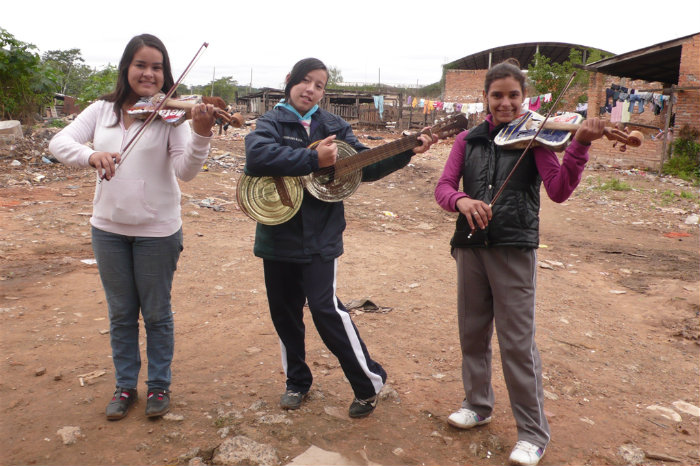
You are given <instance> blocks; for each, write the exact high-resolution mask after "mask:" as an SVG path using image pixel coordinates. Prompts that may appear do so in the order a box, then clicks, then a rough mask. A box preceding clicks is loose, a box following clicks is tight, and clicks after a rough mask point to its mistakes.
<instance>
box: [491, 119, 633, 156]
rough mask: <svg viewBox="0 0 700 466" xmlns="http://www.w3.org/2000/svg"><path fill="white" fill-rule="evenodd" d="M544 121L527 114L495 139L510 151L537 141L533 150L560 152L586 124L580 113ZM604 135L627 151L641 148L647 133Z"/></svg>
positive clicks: (615, 130)
mask: <svg viewBox="0 0 700 466" xmlns="http://www.w3.org/2000/svg"><path fill="white" fill-rule="evenodd" d="M544 119H545V118H544V117H543V116H542V115H540V114H538V113H536V112H531V111H530V112H526V113H524V114H522V115H521V116H519V117H518V118H516V119H515V120H513V121H511V122H510V123H508V125H506V126H505V127H504V128H503V129H502V130H501V131H499V133H498V134H497V135H496V137H495V138H494V143H495V144H497V145H499V146H504V147H506V148H509V149H522V148H524V147H525V146H526V145H528V143H529V142H530V141H532V140H533V138H534V141H533V144H532V146H533V147H536V146H544V147H547V148H549V149H551V150H553V151H555V152H558V151H561V150H563V149H564V148H565V147H566V146H567V145H568V144H569V142H570V141H571V135H572V134H573V133H575V132H576V131H577V130H578V129H579V128H580V127H581V123H582V122H583V117H582V116H581V115H580V114H578V113H571V112H566V113H562V114H560V115H556V116H553V117H551V118H549V119H548V120H547V121H544ZM543 123H544V125H543ZM540 128H541V130H540V131H539V133H538V134H537V135H536V137H535V134H536V132H537V130H538V129H540ZM603 135H604V136H605V137H606V138H607V139H609V140H611V141H614V142H613V147H616V146H617V144H618V143H621V145H620V147H619V150H620V152H625V151H626V150H627V147H640V146H641V145H642V143H643V142H644V134H642V133H641V132H640V131H629V132H628V131H627V130H620V129H618V128H616V127H606V128H604V130H603Z"/></svg>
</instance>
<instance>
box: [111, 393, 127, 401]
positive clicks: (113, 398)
mask: <svg viewBox="0 0 700 466" xmlns="http://www.w3.org/2000/svg"><path fill="white" fill-rule="evenodd" d="M116 399H117V393H116V392H115V393H114V396H113V397H112V401H115V400H116ZM119 399H120V400H128V399H129V392H121V394H120V395H119Z"/></svg>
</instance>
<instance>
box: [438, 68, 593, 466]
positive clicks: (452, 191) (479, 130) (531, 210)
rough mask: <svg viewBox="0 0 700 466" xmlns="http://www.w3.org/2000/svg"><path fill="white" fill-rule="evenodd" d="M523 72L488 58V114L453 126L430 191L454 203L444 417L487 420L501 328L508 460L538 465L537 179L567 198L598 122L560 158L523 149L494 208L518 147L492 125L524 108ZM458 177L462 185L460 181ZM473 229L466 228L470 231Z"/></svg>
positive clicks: (468, 424)
mask: <svg viewBox="0 0 700 466" xmlns="http://www.w3.org/2000/svg"><path fill="white" fill-rule="evenodd" d="M525 87H526V86H525V75H524V73H523V72H522V71H521V70H520V67H519V66H518V65H517V62H504V63H500V64H498V65H496V66H494V67H493V68H491V69H490V70H489V71H488V72H487V74H486V79H485V83H484V99H485V100H486V103H487V105H488V107H487V108H488V112H489V114H488V115H487V117H486V121H484V122H483V123H481V124H480V125H479V126H477V127H475V128H473V129H471V130H470V131H468V132H464V133H462V134H460V135H458V136H457V138H456V140H455V143H454V146H453V147H452V151H451V152H450V155H449V158H448V160H447V162H446V164H445V169H444V171H443V174H442V176H441V178H440V180H439V181H438V185H437V187H436V189H435V199H436V200H437V202H438V204H439V205H440V206H441V207H442V208H443V209H445V210H448V211H451V212H459V216H458V218H457V226H456V229H455V233H454V236H453V238H452V241H451V243H450V244H451V246H452V255H453V256H454V258H455V259H456V261H457V283H458V285H457V287H458V288H457V305H458V310H457V311H458V322H459V336H460V344H461V348H462V381H463V383H464V391H465V398H464V401H463V402H462V406H461V408H460V409H459V410H457V411H455V412H454V413H452V414H451V415H450V416H449V417H448V419H447V422H448V423H449V424H450V425H452V426H454V427H457V428H461V429H469V428H472V427H475V426H479V425H484V424H488V423H489V422H491V413H492V411H493V405H494V392H493V388H492V386H491V338H492V335H493V330H494V323H495V324H496V329H497V331H498V343H499V348H500V351H501V363H502V366H503V375H504V378H505V382H506V386H507V388H508V395H509V398H510V404H511V409H512V411H513V416H514V417H515V421H516V424H517V427H518V442H517V443H516V445H515V448H514V449H513V451H512V453H511V455H510V458H509V460H510V462H511V464H516V465H527V466H534V465H536V464H537V463H538V462H539V460H540V458H541V457H542V455H543V454H544V451H545V448H546V447H547V444H548V442H549V424H548V423H547V419H546V417H545V414H544V407H543V402H544V396H543V393H544V392H543V388H542V367H541V361H540V356H539V353H538V351H537V347H536V345H535V274H536V266H537V255H536V250H537V247H538V244H539V208H540V197H539V194H540V185H541V183H544V185H545V189H546V190H547V195H548V196H549V197H550V198H551V199H552V200H553V201H555V202H563V201H565V200H566V199H567V198H568V197H569V196H570V195H571V193H572V192H573V191H574V189H575V188H576V186H577V185H578V183H579V182H580V180H581V173H582V171H583V168H584V166H585V164H586V162H587V161H588V148H589V146H590V144H591V141H593V140H595V139H598V138H600V137H602V135H603V126H604V125H603V122H602V121H600V120H597V119H592V120H586V121H584V123H583V124H582V126H581V128H580V129H579V130H578V131H577V132H576V134H575V135H574V137H573V141H572V142H571V144H570V145H569V146H568V147H567V149H566V152H565V155H564V159H563V161H562V163H561V164H560V163H559V159H558V158H557V156H556V154H554V152H552V151H551V150H549V149H546V148H543V147H536V148H534V149H531V150H530V154H528V155H526V156H525V157H524V159H523V161H522V162H521V163H520V165H519V166H518V168H517V170H516V171H515V172H514V174H513V176H512V178H511V179H510V181H509V183H508V184H507V185H506V188H505V189H504V191H503V193H502V194H501V197H499V200H498V203H496V204H495V205H494V207H493V209H491V207H489V203H490V202H491V200H492V198H493V196H494V195H495V193H496V192H497V191H498V190H499V189H500V187H501V186H502V185H503V182H504V180H505V178H506V177H507V176H508V174H509V173H510V171H511V169H512V168H513V166H515V164H516V161H517V160H518V158H519V157H520V153H521V151H520V150H507V149H504V148H503V147H501V146H496V145H495V144H494V142H493V138H494V136H495V135H496V134H498V131H499V130H500V129H501V128H502V127H503V125H504V124H507V123H509V122H511V121H513V120H514V119H515V118H517V117H518V116H519V115H521V114H522V110H521V109H522V104H523V101H524V99H525ZM460 180H462V181H463V187H464V190H463V191H462V190H460V189H459V186H460ZM473 230H476V231H475V233H474V234H473V235H471V237H470V232H472V231H473Z"/></svg>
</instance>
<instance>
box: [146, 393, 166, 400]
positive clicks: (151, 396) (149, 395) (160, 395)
mask: <svg viewBox="0 0 700 466" xmlns="http://www.w3.org/2000/svg"><path fill="white" fill-rule="evenodd" d="M156 394H157V395H158V401H162V400H163V398H165V392H149V393H148V399H149V400H150V399H151V398H153V397H154V396H155V395H156Z"/></svg>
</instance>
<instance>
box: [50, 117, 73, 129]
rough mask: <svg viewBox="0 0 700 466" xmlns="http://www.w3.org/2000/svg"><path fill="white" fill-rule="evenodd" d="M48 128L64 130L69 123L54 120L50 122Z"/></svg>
mask: <svg viewBox="0 0 700 466" xmlns="http://www.w3.org/2000/svg"><path fill="white" fill-rule="evenodd" d="M47 126H48V127H50V128H64V127H66V126H68V123H66V122H65V121H64V120H61V119H60V118H54V119H53V120H51V121H49V123H48V125H47Z"/></svg>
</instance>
